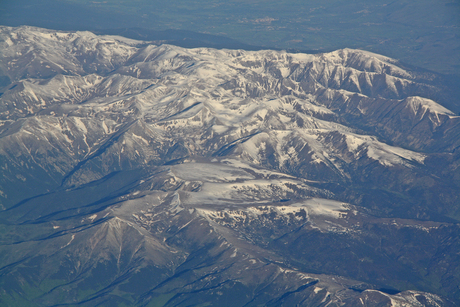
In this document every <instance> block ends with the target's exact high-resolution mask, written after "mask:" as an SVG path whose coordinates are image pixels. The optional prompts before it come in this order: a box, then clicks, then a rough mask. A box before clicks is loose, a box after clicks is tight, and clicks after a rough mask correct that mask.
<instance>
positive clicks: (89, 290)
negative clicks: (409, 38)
mask: <svg viewBox="0 0 460 307" xmlns="http://www.w3.org/2000/svg"><path fill="white" fill-rule="evenodd" d="M0 49H1V50H2V52H1V55H0V70H1V73H2V75H4V76H7V78H8V80H10V81H9V82H7V83H8V84H7V85H6V86H5V87H4V88H3V89H1V90H0V92H1V93H2V94H1V96H0V172H1V175H0V204H1V208H2V211H0V223H1V227H2V232H1V235H0V242H1V243H0V244H1V245H0V249H1V252H0V266H1V270H2V274H1V276H0V284H1V285H2V286H1V289H2V295H0V301H1V302H2V304H6V305H8V304H10V303H11V302H13V301H18V302H21V303H22V304H26V305H31V306H32V305H36V306H53V305H56V304H68V305H72V304H74V305H77V304H80V305H81V304H83V305H85V306H97V305H100V304H109V305H111V306H117V305H120V306H121V305H123V304H125V305H139V306H150V304H152V305H153V306H157V305H158V306H190V305H200V304H202V305H205V304H212V305H219V306H259V305H264V306H295V305H299V306H454V305H455V304H456V303H458V302H460V289H459V288H458V287H457V285H458V284H459V283H460V273H459V272H460V271H459V265H458V264H459V263H460V258H459V255H460V253H459V251H460V244H459V241H458V240H457V238H458V236H459V235H460V233H459V232H460V229H459V224H458V221H459V219H460V210H459V206H458V204H459V195H458V191H459V188H460V177H459V176H458V175H457V174H458V172H456V169H457V167H458V165H459V159H458V152H457V151H456V149H457V148H458V147H459V146H460V144H459V142H460V141H459V140H460V138H459V135H460V125H459V123H460V117H459V116H456V115H455V114H454V113H453V112H452V111H450V110H449V109H448V108H446V107H445V106H443V104H444V105H449V103H446V101H447V100H449V99H454V98H453V97H450V96H449V95H448V93H447V94H446V92H445V91H444V88H443V86H442V85H441V84H439V83H437V82H438V81H437V80H438V79H439V77H438V76H436V75H433V74H430V73H426V72H424V73H421V72H418V71H414V70H408V69H406V68H404V67H403V66H401V65H400V64H399V63H398V62H397V61H396V60H393V59H390V58H387V57H384V56H381V55H377V54H373V53H369V52H366V51H362V50H351V49H343V50H338V51H335V52H331V53H324V54H316V55H308V54H290V53H286V52H278V51H269V50H267V51H256V52H254V51H243V50H215V49H208V48H197V49H184V48H180V47H176V46H171V45H161V46H155V45H151V44H149V43H148V42H141V41H134V40H129V39H126V38H122V37H116V36H96V35H94V34H92V33H89V32H75V33H67V32H56V31H51V30H45V29H38V28H33V27H20V28H9V27H0ZM450 103H452V102H450ZM13 251H14V252H13Z"/></svg>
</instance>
